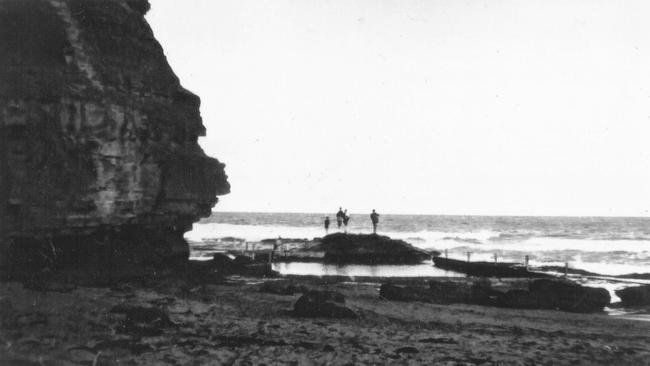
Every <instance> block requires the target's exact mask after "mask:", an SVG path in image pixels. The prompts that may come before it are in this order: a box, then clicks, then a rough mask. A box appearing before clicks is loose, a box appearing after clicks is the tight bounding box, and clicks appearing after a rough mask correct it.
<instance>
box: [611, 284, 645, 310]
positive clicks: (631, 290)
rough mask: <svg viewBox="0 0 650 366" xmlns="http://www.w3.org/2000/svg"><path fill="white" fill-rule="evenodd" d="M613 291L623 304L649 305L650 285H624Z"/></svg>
mask: <svg viewBox="0 0 650 366" xmlns="http://www.w3.org/2000/svg"><path fill="white" fill-rule="evenodd" d="M615 292H616V295H617V296H618V297H620V298H621V303H622V304H623V306H648V305H650V285H644V286H634V287H626V288H624V289H621V290H616V291H615Z"/></svg>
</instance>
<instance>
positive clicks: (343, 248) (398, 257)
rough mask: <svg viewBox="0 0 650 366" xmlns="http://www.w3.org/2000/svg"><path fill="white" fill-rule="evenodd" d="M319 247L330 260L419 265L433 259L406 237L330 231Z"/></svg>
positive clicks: (330, 261) (327, 259)
mask: <svg viewBox="0 0 650 366" xmlns="http://www.w3.org/2000/svg"><path fill="white" fill-rule="evenodd" d="M315 249H316V250H319V251H322V252H324V257H323V260H324V262H326V263H339V264H343V263H355V264H419V263H422V261H425V260H429V259H431V254H429V253H427V252H426V251H424V250H422V249H418V248H416V247H414V246H412V245H411V244H409V243H407V242H405V241H403V240H398V239H391V238H389V237H387V236H382V235H375V234H343V233H335V234H330V235H327V236H325V237H324V238H322V239H321V242H320V244H319V245H318V246H317V247H316V248H315Z"/></svg>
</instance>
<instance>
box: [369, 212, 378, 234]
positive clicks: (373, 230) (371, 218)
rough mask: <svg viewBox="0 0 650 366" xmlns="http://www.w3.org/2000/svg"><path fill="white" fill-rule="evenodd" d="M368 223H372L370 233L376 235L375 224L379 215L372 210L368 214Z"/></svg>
mask: <svg viewBox="0 0 650 366" xmlns="http://www.w3.org/2000/svg"><path fill="white" fill-rule="evenodd" d="M370 221H372V233H373V234H377V224H378V223H379V214H378V213H376V212H375V210H374V209H373V210H372V213H371V214H370Z"/></svg>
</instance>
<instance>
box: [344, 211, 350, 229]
mask: <svg viewBox="0 0 650 366" xmlns="http://www.w3.org/2000/svg"><path fill="white" fill-rule="evenodd" d="M348 222H350V216H349V215H348V210H345V211H343V231H344V232H345V233H347V232H348Z"/></svg>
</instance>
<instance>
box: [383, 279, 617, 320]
mask: <svg viewBox="0 0 650 366" xmlns="http://www.w3.org/2000/svg"><path fill="white" fill-rule="evenodd" d="M379 296H381V297H383V298H385V299H387V300H391V301H421V302H430V303H436V304H451V303H464V304H475V305H491V306H498V307H504V308H516V309H548V310H562V311H568V312H575V313H593V312H599V311H603V309H604V308H605V306H607V305H608V304H609V302H610V296H609V293H608V292H607V290H605V289H603V288H593V287H587V286H581V285H579V284H577V283H573V282H570V281H564V280H559V279H538V280H534V281H532V282H530V284H529V286H528V289H526V290H524V289H511V290H508V291H506V292H502V291H499V290H496V289H493V288H492V286H491V285H490V282H489V281H484V280H478V281H474V282H473V283H472V284H468V283H464V282H454V281H431V282H430V286H429V288H425V287H416V286H395V285H392V284H389V283H385V284H383V285H382V286H381V288H380V291H379Z"/></svg>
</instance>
